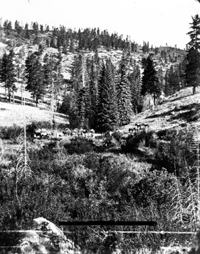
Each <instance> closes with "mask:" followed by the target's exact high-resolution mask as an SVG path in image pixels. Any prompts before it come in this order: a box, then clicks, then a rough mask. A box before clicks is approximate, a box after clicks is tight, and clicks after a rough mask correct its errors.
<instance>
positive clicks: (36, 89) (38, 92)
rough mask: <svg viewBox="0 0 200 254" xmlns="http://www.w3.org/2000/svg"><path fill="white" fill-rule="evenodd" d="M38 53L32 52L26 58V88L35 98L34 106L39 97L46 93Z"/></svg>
mask: <svg viewBox="0 0 200 254" xmlns="http://www.w3.org/2000/svg"><path fill="white" fill-rule="evenodd" d="M40 57H41V56H40V53H39V52H34V53H32V54H31V55H30V56H28V57H27V59H26V78H27V86H26V90H28V91H29V92H31V94H32V95H33V97H34V98H35V103H36V106H37V105H38V102H39V99H41V98H42V96H43V95H44V94H45V93H46V89H45V82H44V70H43V68H42V65H41V62H40Z"/></svg>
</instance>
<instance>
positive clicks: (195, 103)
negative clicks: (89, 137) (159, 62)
mask: <svg viewBox="0 0 200 254" xmlns="http://www.w3.org/2000/svg"><path fill="white" fill-rule="evenodd" d="M199 116H200V87H199V88H198V89H197V93H196V94H195V95H192V88H186V89H183V90H181V91H179V92H178V93H177V94H175V95H173V96H171V97H169V98H167V100H166V101H165V102H163V103H162V104H161V105H158V106H157V107H156V108H155V109H154V110H146V111H144V112H142V113H140V114H138V115H135V116H133V117H132V119H131V123H130V124H129V125H126V126H123V127H122V128H121V129H122V130H123V131H125V132H128V129H129V128H130V127H132V126H133V125H134V124H136V123H148V124H149V129H150V130H154V131H158V130H162V129H168V128H172V127H178V126H184V125H187V124H193V125H200V121H199ZM25 117H26V121H27V122H31V121H44V122H50V121H51V120H52V113H51V111H50V110H46V109H42V108H36V107H35V106H22V105H18V104H12V103H7V102H0V126H10V125H13V124H16V125H19V126H22V125H23V121H24V118H25ZM56 122H57V123H58V124H61V123H62V124H63V123H68V121H67V119H66V117H65V116H64V115H62V114H58V113H56Z"/></svg>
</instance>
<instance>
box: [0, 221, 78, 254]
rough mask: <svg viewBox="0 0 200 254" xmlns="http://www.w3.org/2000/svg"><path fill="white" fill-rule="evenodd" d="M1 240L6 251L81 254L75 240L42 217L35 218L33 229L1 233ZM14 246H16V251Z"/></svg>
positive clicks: (24, 253)
mask: <svg viewBox="0 0 200 254" xmlns="http://www.w3.org/2000/svg"><path fill="white" fill-rule="evenodd" d="M0 242H1V245H3V246H5V249H6V250H7V251H8V252H6V253H19V254H72V253H77V254H81V251H80V248H79V247H77V246H75V244H74V243H73V241H71V240H69V239H67V237H66V236H65V235H64V233H63V232H62V231H61V230H60V229H59V228H58V227H57V226H56V225H55V224H53V223H52V222H50V221H48V220H46V219H45V218H42V217H39V218H36V219H34V220H33V227H32V229H31V230H24V231H23V230H20V231H15V232H9V231H8V232H5V234H4V235H2V234H1V236H0ZM13 246H15V248H16V251H14V252H13ZM9 251H11V252H9Z"/></svg>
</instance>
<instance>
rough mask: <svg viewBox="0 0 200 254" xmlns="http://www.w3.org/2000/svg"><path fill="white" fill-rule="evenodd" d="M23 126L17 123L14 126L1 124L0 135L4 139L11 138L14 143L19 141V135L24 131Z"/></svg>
mask: <svg viewBox="0 0 200 254" xmlns="http://www.w3.org/2000/svg"><path fill="white" fill-rule="evenodd" d="M22 130H23V128H22V127H20V126H17V125H13V126H8V127H7V126H1V127H0V137H1V138H2V139H7V140H11V141H13V142H14V143H16V142H17V139H18V137H19V135H20V134H21V133H22Z"/></svg>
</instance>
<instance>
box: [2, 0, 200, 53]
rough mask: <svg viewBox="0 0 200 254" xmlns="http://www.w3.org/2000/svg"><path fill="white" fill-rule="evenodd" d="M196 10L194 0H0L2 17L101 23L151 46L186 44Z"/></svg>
mask: <svg viewBox="0 0 200 254" xmlns="http://www.w3.org/2000/svg"><path fill="white" fill-rule="evenodd" d="M29 1H30V2H29ZM196 14H199V15H200V4H199V3H197V2H196V1H195V0H0V17H2V18H3V21H4V20H6V19H8V20H11V21H13V22H14V21H15V20H18V21H21V22H23V24H25V23H26V22H28V23H29V24H30V23H31V22H32V21H36V22H38V23H39V24H43V25H45V24H48V25H50V27H52V26H55V27H57V26H59V25H64V26H66V28H72V29H74V28H75V29H76V30H77V29H78V28H86V27H90V28H95V27H99V28H100V30H104V29H106V30H108V32H109V33H112V32H117V33H118V34H119V35H121V34H123V36H124V38H125V37H126V36H127V35H129V36H131V40H134V41H135V42H136V43H139V44H142V43H143V41H149V43H150V46H151V45H154V46H160V45H166V43H167V44H168V45H169V46H174V45H175V44H177V46H178V47H180V48H185V45H186V43H187V42H188V41H189V36H188V35H186V33H187V32H188V31H189V23H191V21H192V18H191V16H194V15H196ZM13 24H14V23H13Z"/></svg>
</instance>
